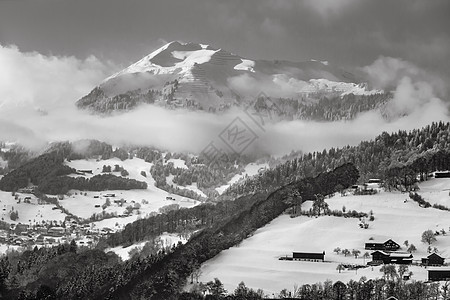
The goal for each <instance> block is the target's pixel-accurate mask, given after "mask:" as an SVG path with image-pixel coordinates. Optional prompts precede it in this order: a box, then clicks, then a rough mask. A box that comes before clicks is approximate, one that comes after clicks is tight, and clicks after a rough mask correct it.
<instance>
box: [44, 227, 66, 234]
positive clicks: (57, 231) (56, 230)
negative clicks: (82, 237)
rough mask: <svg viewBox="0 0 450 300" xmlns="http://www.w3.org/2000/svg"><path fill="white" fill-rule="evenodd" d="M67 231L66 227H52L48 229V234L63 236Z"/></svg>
mask: <svg viewBox="0 0 450 300" xmlns="http://www.w3.org/2000/svg"><path fill="white" fill-rule="evenodd" d="M65 233H66V229H65V228H64V227H50V228H49V229H48V231H47V234H48V235H50V236H63V235H64V234H65Z"/></svg>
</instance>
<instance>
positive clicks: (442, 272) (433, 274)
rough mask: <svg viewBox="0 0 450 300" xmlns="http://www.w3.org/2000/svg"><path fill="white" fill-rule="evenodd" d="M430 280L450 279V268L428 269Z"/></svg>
mask: <svg viewBox="0 0 450 300" xmlns="http://www.w3.org/2000/svg"><path fill="white" fill-rule="evenodd" d="M428 280H429V281H447V280H450V269H448V268H434V269H428Z"/></svg>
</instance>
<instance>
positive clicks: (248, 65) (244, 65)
mask: <svg viewBox="0 0 450 300" xmlns="http://www.w3.org/2000/svg"><path fill="white" fill-rule="evenodd" d="M241 61H242V62H241V63H240V64H237V65H235V66H234V69H235V70H243V71H250V72H253V73H254V72H255V70H254V69H253V67H254V66H255V62H254V61H253V60H249V59H243V58H242V59H241Z"/></svg>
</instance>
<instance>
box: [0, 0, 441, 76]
mask: <svg viewBox="0 0 450 300" xmlns="http://www.w3.org/2000/svg"><path fill="white" fill-rule="evenodd" d="M449 16H450V1H447V0H433V1H427V0H423V1H418V0H400V1H391V0H389V1H387V0H386V1H383V0H376V1H370V0H305V1H300V0H294V1H290V0H273V1H268V0H246V1H234V0H227V1H223V0H205V1H200V0H176V1H175V0H151V1H149V0H126V1H125V0H76V1H74V0H0V44H2V45H3V46H6V45H9V44H14V45H17V46H18V47H19V49H20V51H22V52H29V51H37V52H39V53H42V54H44V55H50V54H51V55H57V56H59V55H63V56H67V55H73V56H75V57H77V58H80V59H84V58H86V57H88V56H90V55H95V56H96V57H97V58H99V59H100V60H102V61H105V60H111V61H112V62H114V63H115V64H117V65H119V66H125V65H128V64H130V63H132V62H134V61H136V60H137V59H139V58H141V57H142V56H144V55H146V54H148V53H150V52H151V51H152V50H154V49H155V48H157V47H159V46H161V45H162V44H163V43H165V42H167V41H172V40H181V41H185V42H187V41H192V42H203V43H207V44H210V45H213V46H215V47H218V48H223V49H226V50H229V51H231V52H234V53H236V54H239V55H241V56H244V57H248V58H254V59H258V58H263V59H271V60H273V59H286V60H292V61H303V60H309V59H321V60H329V61H331V62H334V63H336V64H339V65H341V66H350V67H351V66H364V65H368V64H371V63H372V62H373V61H374V60H375V59H377V57H379V56H390V57H396V58H402V59H405V60H407V61H410V62H412V63H414V64H416V65H417V66H419V67H420V68H424V69H427V70H433V71H435V72H438V73H440V74H445V75H446V76H448V74H449V73H450V37H449V30H450V29H449V28H450V17H449Z"/></svg>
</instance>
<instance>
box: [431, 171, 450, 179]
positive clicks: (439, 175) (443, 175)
mask: <svg viewBox="0 0 450 300" xmlns="http://www.w3.org/2000/svg"><path fill="white" fill-rule="evenodd" d="M434 178H450V171H447V172H436V173H434Z"/></svg>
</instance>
